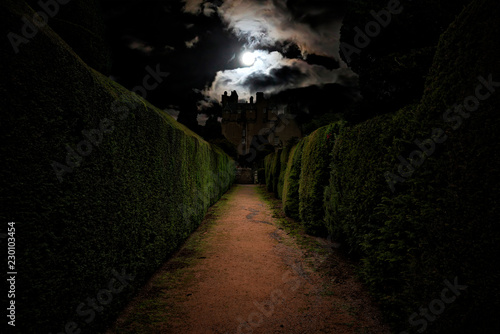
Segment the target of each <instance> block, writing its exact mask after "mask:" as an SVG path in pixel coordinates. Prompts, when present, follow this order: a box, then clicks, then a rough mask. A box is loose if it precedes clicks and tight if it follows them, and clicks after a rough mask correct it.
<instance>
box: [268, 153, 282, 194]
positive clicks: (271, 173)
mask: <svg viewBox="0 0 500 334" xmlns="http://www.w3.org/2000/svg"><path fill="white" fill-rule="evenodd" d="M282 151H283V150H281V149H280V150H278V151H276V152H274V153H271V154H268V155H267V156H266V157H265V158H264V166H265V169H266V187H267V190H268V191H269V192H272V193H274V194H275V196H278V183H279V178H280V160H281V152H282Z"/></svg>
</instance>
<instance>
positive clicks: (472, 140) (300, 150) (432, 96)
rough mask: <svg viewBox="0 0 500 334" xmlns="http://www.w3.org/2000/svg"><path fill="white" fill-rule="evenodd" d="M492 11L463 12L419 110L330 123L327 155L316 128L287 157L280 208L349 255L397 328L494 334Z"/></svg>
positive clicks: (499, 212)
mask: <svg viewBox="0 0 500 334" xmlns="http://www.w3.org/2000/svg"><path fill="white" fill-rule="evenodd" d="M499 16H500V3H498V2H495V1H493V0H476V1H473V2H472V3H471V5H470V6H468V7H467V8H466V9H465V10H464V11H463V12H462V14H461V15H460V16H459V17H458V18H457V20H456V21H455V22H454V23H453V24H452V25H451V26H450V27H449V29H448V30H447V32H446V33H445V34H443V36H442V37H441V39H440V43H439V45H438V48H437V52H436V56H435V59H434V63H433V66H432V68H431V72H430V74H429V76H428V79H427V83H426V88H425V94H424V96H423V98H422V100H421V102H420V103H419V104H415V105H409V106H407V107H405V108H403V109H401V110H399V111H398V112H396V113H395V114H388V115H383V116H379V117H376V118H373V119H370V120H368V121H366V122H363V123H361V124H358V125H355V126H351V127H343V126H340V125H336V126H337V127H336V128H334V129H332V130H328V131H331V132H333V133H336V132H337V131H339V134H338V136H337V137H336V138H335V143H334V147H333V150H330V148H329V147H328V146H326V143H325V134H326V132H327V130H325V128H322V129H319V130H318V131H316V132H315V133H313V134H312V135H311V136H309V137H306V138H304V139H303V140H302V141H301V142H300V143H299V145H297V146H296V147H294V149H292V151H291V153H290V157H289V159H288V163H287V167H286V170H285V171H286V172H285V179H284V191H283V206H284V209H285V212H286V213H287V214H288V215H289V216H294V215H295V218H296V214H297V211H296V210H297V207H298V208H300V212H299V213H300V219H301V220H302V222H303V223H304V224H305V226H306V227H307V228H308V231H309V232H310V233H316V232H317V231H318V230H320V229H321V228H322V227H323V226H325V227H326V228H327V229H328V232H329V233H330V234H331V235H333V237H334V238H335V239H336V240H339V241H341V242H342V243H343V245H344V247H345V249H346V250H347V252H349V253H350V254H352V255H354V256H355V257H357V258H358V259H360V263H359V273H360V275H361V277H362V278H363V280H364V281H365V283H366V284H367V285H368V286H369V287H370V289H371V291H372V292H373V294H374V295H375V296H376V297H377V299H378V301H379V302H380V303H381V306H382V310H383V311H384V313H385V315H386V316H387V318H388V319H389V321H390V322H391V323H392V324H393V326H394V332H397V333H417V332H423V331H426V332H428V333H464V334H465V333H492V334H493V333H498V332H500V325H499V323H498V321H497V316H498V314H500V288H499V287H498V284H497V282H498V279H499V278H500V247H499V245H500V229H499V228H498V224H499V220H498V218H499V217H500V203H499V198H500V183H499V180H500V169H499V168H498V166H500V140H499V138H498V133H500V110H499V106H500V88H499V86H500V63H499V62H498V59H497V58H498V54H500V40H499V39H498V36H497V32H498V31H500V21H499V20H498V19H497V18H498V17H499ZM457 105H462V107H460V108H457ZM300 145H303V147H301V146H300ZM330 151H331V152H332V155H331V157H329V155H328V153H329V152H330ZM325 152H326V154H325ZM328 161H331V165H330V168H327V167H326V165H325V164H328ZM325 171H327V173H329V182H328V180H327V181H325V178H324V177H325V176H324V172H325ZM299 174H300V177H299V176H298V175H299ZM297 182H299V184H300V186H299V190H300V191H299V196H298V197H297V195H296V189H297V188H296V187H297ZM322 182H323V184H324V183H327V184H328V186H327V187H326V189H325V191H324V198H323V200H321V198H318V197H321V196H322V194H323V191H322V190H323V187H322V186H321V185H322ZM322 207H324V209H325V210H324V212H325V216H324V218H323V216H322V212H321V211H322V210H321V208H322ZM443 289H447V290H443ZM443 291H444V292H443Z"/></svg>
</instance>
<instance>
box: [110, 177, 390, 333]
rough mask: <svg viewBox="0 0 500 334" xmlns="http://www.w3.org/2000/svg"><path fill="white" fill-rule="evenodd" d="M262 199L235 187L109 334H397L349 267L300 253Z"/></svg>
mask: <svg viewBox="0 0 500 334" xmlns="http://www.w3.org/2000/svg"><path fill="white" fill-rule="evenodd" d="M257 191H258V189H257V186H253V185H238V186H235V187H233V189H232V190H231V191H230V192H229V194H227V195H226V196H225V197H224V198H223V199H222V201H221V202H219V203H218V204H217V205H216V208H215V211H214V212H215V213H214V212H212V214H210V212H209V215H208V217H209V218H210V217H211V221H212V223H211V224H208V225H209V226H205V225H206V224H204V225H202V226H201V227H200V229H199V230H198V231H197V232H195V234H194V235H193V236H192V237H191V238H190V240H188V242H187V243H186V245H185V246H184V248H183V249H181V251H180V252H179V254H177V256H175V257H174V258H172V259H171V260H170V261H168V262H167V263H166V264H165V265H164V267H163V268H162V269H161V270H159V271H158V273H157V274H155V276H154V277H153V278H152V279H151V281H150V282H149V283H148V285H147V286H146V287H145V288H144V291H142V292H141V293H140V294H139V295H138V296H137V298H136V299H135V300H134V301H133V302H132V303H131V304H130V305H129V307H128V308H127V309H126V310H125V312H124V313H123V314H122V316H121V317H120V318H119V319H118V321H117V323H116V324H115V325H114V327H113V329H112V330H110V331H108V333H223V334H224V333H340V334H342V333H389V331H388V330H387V329H386V328H385V327H384V326H382V325H381V324H380V322H379V320H378V319H379V318H380V316H379V314H378V312H377V311H376V309H375V308H373V307H372V306H371V304H370V303H369V302H367V300H368V298H367V295H366V293H365V292H364V291H363V289H362V287H361V285H360V284H359V283H358V282H357V281H356V280H355V279H354V278H353V277H351V276H352V275H351V274H349V273H346V271H349V270H350V269H349V266H348V265H347V264H342V263H340V262H339V261H340V260H339V259H338V258H334V259H333V260H332V256H331V255H328V256H322V257H321V256H311V254H307V253H308V251H307V249H306V250H304V249H301V248H300V247H298V246H297V245H296V242H295V240H294V238H292V237H291V236H289V235H287V233H286V232H285V231H284V230H283V229H281V228H279V227H278V226H279V224H278V222H277V220H276V219H275V218H273V214H272V211H271V209H270V208H269V206H268V204H267V203H266V202H265V201H263V200H262V199H261V197H259V195H258V192H257ZM217 206H220V208H217ZM214 217H215V218H214ZM332 263H334V265H332ZM326 264H328V265H326ZM325 267H328V268H329V269H328V270H330V271H332V268H333V269H334V270H333V273H336V274H335V276H333V277H332V276H331V273H330V274H324V270H321V269H318V268H325ZM313 268H316V270H315V269H313ZM322 273H323V274H322Z"/></svg>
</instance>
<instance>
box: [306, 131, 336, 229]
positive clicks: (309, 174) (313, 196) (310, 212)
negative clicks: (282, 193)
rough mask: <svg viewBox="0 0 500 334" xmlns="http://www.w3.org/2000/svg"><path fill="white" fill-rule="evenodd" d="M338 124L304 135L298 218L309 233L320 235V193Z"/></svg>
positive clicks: (327, 171) (326, 174)
mask: <svg viewBox="0 0 500 334" xmlns="http://www.w3.org/2000/svg"><path fill="white" fill-rule="evenodd" d="M341 127H342V123H333V124H330V125H328V126H325V127H322V128H319V129H318V130H316V131H314V132H313V133H312V134H310V135H309V136H307V137H306V138H305V139H304V141H305V143H304V148H303V151H302V166H301V172H300V181H299V216H300V219H301V221H302V223H303V224H304V226H305V227H306V230H307V231H308V233H310V234H315V235H316V234H324V233H325V226H324V223H323V217H324V209H323V192H324V187H325V186H326V184H327V183H328V177H329V174H330V168H329V167H330V162H331V161H330V152H331V150H332V147H333V143H334V142H335V136H336V134H337V133H338V132H339V130H340V129H341Z"/></svg>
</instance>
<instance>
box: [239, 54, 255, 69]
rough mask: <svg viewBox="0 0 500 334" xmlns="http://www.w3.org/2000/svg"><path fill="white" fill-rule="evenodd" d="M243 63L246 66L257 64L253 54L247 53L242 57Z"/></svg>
mask: <svg viewBox="0 0 500 334" xmlns="http://www.w3.org/2000/svg"><path fill="white" fill-rule="evenodd" d="M241 62H242V63H243V65H245V66H252V65H253V63H255V56H254V54H253V53H252V52H245V53H244V54H243V56H241Z"/></svg>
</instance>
